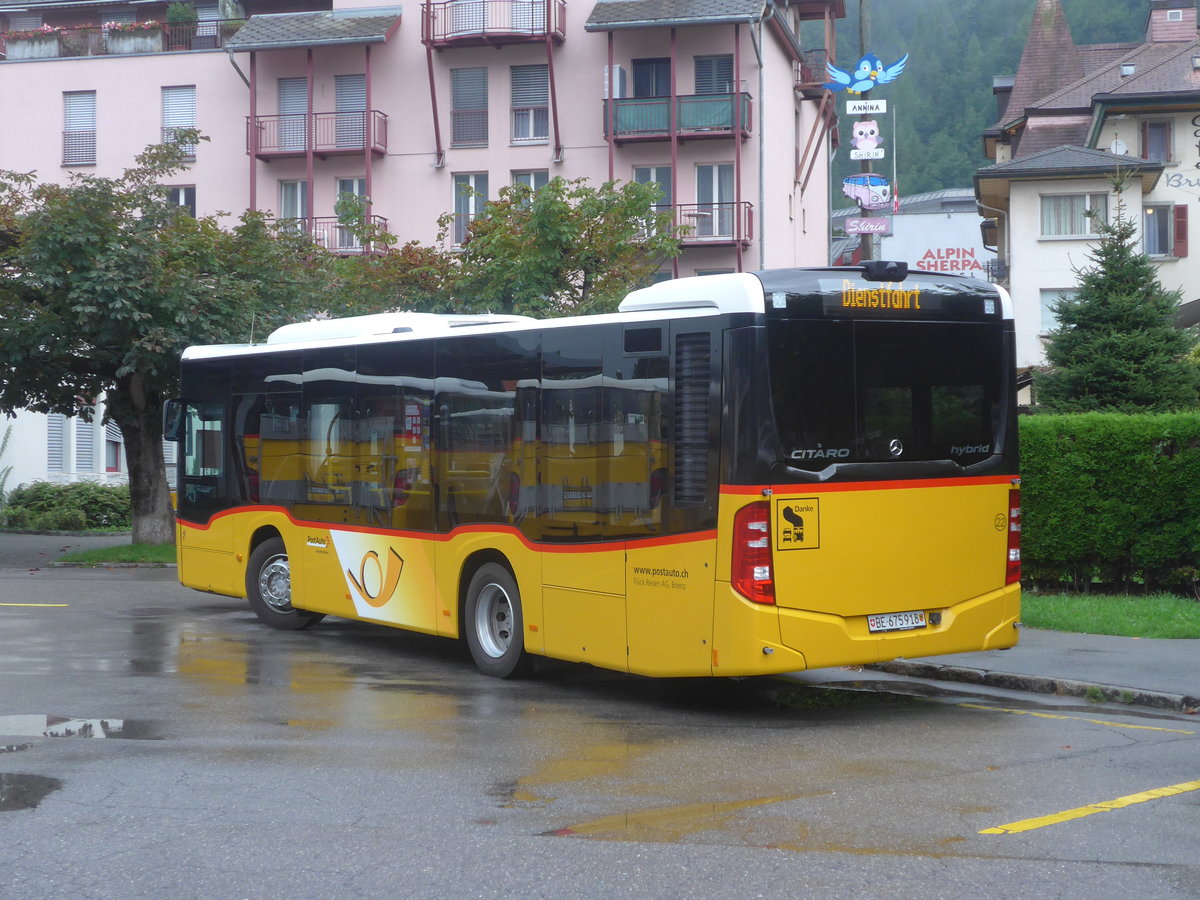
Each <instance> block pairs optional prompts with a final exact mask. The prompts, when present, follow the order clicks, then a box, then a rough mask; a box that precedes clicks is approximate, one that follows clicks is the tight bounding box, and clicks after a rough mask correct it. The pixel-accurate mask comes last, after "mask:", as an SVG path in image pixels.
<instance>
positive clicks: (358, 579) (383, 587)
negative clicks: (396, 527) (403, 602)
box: [330, 531, 404, 618]
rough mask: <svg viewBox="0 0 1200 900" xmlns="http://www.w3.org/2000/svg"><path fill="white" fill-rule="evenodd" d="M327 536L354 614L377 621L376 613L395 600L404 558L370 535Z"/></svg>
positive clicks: (342, 533) (336, 533) (340, 534)
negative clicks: (352, 605) (343, 577)
mask: <svg viewBox="0 0 1200 900" xmlns="http://www.w3.org/2000/svg"><path fill="white" fill-rule="evenodd" d="M330 536H331V537H332V538H333V546H334V549H335V550H336V551H337V556H338V563H339V564H340V566H341V569H342V573H343V575H345V578H346V586H347V587H348V588H349V590H350V599H351V600H353V601H354V608H355V610H356V611H357V612H358V613H359V615H361V616H363V617H365V618H377V617H378V615H379V613H378V610H380V609H382V608H383V607H384V606H386V605H387V604H388V602H389V601H390V600H391V599H392V598H393V597H394V596H395V593H396V588H397V587H398V586H399V584H400V574H401V572H403V571H404V558H403V557H402V556H400V554H399V553H397V552H396V550H395V548H394V547H392V546H391V545H388V544H386V542H385V541H381V540H379V538H378V537H377V536H374V535H365V534H353V533H348V532H344V531H343V532H339V531H334V532H331V533H330Z"/></svg>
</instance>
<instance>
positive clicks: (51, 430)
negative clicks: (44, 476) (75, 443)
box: [46, 413, 67, 472]
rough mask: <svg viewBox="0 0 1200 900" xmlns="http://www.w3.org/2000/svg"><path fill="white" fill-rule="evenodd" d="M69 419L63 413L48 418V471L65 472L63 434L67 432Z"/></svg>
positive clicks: (53, 414)
mask: <svg viewBox="0 0 1200 900" xmlns="http://www.w3.org/2000/svg"><path fill="white" fill-rule="evenodd" d="M66 426H67V417H66V416H64V415H63V414H62V413H50V414H49V415H48V416H46V471H48V472H61V471H62V470H63V434H64V432H65V431H66V430H67V428H66Z"/></svg>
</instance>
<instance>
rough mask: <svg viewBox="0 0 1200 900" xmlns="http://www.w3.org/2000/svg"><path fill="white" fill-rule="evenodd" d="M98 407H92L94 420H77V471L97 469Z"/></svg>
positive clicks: (93, 470)
mask: <svg viewBox="0 0 1200 900" xmlns="http://www.w3.org/2000/svg"><path fill="white" fill-rule="evenodd" d="M95 415H96V407H94V406H93V407H92V416H93V418H92V420H91V421H90V422H85V421H84V420H83V419H76V420H75V471H76V472H95V471H96V419H95Z"/></svg>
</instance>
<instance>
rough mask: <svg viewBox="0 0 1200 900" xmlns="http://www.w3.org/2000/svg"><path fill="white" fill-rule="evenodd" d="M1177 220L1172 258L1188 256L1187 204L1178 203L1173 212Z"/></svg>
mask: <svg viewBox="0 0 1200 900" xmlns="http://www.w3.org/2000/svg"><path fill="white" fill-rule="evenodd" d="M1172 215H1173V216H1174V218H1175V242H1174V246H1173V247H1172V249H1171V255H1172V256H1180V257H1182V256H1187V255H1188V208H1187V204H1186V203H1178V204H1176V205H1175V209H1174V210H1173V212H1172Z"/></svg>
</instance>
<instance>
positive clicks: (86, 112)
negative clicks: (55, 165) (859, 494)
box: [62, 91, 97, 166]
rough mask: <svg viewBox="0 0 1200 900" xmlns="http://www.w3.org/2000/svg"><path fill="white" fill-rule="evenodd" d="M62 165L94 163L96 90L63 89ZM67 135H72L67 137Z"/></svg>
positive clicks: (87, 164)
mask: <svg viewBox="0 0 1200 900" xmlns="http://www.w3.org/2000/svg"><path fill="white" fill-rule="evenodd" d="M62 96H63V161H62V164H63V165H64V166H94V165H95V164H96V105H97V104H96V92H95V91H63V95H62ZM68 135H71V136H72V137H70V138H68Z"/></svg>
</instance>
